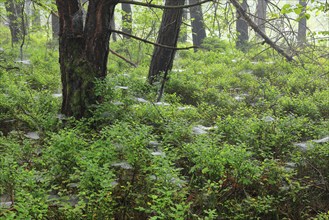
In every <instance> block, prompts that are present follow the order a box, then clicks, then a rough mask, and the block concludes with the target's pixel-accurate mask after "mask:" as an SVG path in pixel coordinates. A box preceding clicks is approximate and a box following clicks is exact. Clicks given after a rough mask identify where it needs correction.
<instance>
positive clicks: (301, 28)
mask: <svg viewBox="0 0 329 220" xmlns="http://www.w3.org/2000/svg"><path fill="white" fill-rule="evenodd" d="M299 4H300V5H301V6H303V12H302V13H301V15H300V16H301V19H300V20H299V22H298V33H297V42H298V45H300V46H301V45H303V44H305V43H306V29H307V24H306V17H305V10H306V6H307V2H306V0H299Z"/></svg>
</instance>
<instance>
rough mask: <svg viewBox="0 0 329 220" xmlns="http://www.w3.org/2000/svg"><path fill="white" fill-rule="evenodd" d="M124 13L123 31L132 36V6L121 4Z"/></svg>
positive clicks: (125, 36)
mask: <svg viewBox="0 0 329 220" xmlns="http://www.w3.org/2000/svg"><path fill="white" fill-rule="evenodd" d="M121 8H122V11H123V14H122V31H123V32H125V33H127V34H132V29H133V28H132V11H131V5H130V4H124V3H123V4H121ZM123 37H124V38H130V37H129V36H127V35H123Z"/></svg>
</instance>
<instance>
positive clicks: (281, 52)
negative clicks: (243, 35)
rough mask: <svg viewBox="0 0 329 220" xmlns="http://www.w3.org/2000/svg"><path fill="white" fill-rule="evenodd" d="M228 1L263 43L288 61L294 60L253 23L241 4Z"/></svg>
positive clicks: (231, 0)
mask: <svg viewBox="0 0 329 220" xmlns="http://www.w3.org/2000/svg"><path fill="white" fill-rule="evenodd" d="M230 2H231V3H232V4H233V5H234V7H235V8H236V10H237V11H238V12H239V14H240V15H241V16H242V17H243V18H244V20H245V21H246V22H247V23H248V24H249V26H250V27H251V28H252V29H253V30H254V31H255V32H256V33H257V34H259V36H261V37H262V38H263V39H264V41H265V43H267V44H268V45H270V46H271V47H272V48H273V49H274V50H276V51H277V52H278V53H279V54H281V55H282V56H284V57H285V58H286V59H287V60H288V61H294V58H293V57H292V56H290V55H288V54H287V53H286V52H285V51H284V50H283V49H282V48H280V47H279V46H278V45H277V44H276V43H274V42H273V41H272V40H271V39H270V38H269V37H268V36H267V35H266V34H265V33H264V32H263V31H261V30H260V28H259V27H258V26H257V25H256V24H255V22H254V21H253V20H252V19H251V18H250V17H249V16H248V15H247V13H246V11H245V10H243V8H242V6H241V5H240V3H239V2H238V1H237V0H230Z"/></svg>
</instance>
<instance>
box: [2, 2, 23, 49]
mask: <svg viewBox="0 0 329 220" xmlns="http://www.w3.org/2000/svg"><path fill="white" fill-rule="evenodd" d="M5 7H6V11H7V17H8V20H9V29H10V33H11V41H12V44H14V43H17V42H18V41H19V40H20V39H21V38H22V36H23V33H22V25H23V24H22V5H21V4H19V3H17V2H16V1H15V0H9V1H7V2H6V3H5Z"/></svg>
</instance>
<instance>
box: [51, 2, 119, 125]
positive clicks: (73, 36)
mask: <svg viewBox="0 0 329 220" xmlns="http://www.w3.org/2000/svg"><path fill="white" fill-rule="evenodd" d="M117 3H118V0H89V4H88V11H87V18H86V22H85V27H84V26H83V13H82V8H81V4H80V1H79V0H70V1H68V0H56V4H57V8H58V14H59V19H60V22H59V24H60V32H59V53H60V59H59V61H60V66H61V78H62V86H63V103H62V113H63V114H65V115H66V116H74V117H75V118H82V117H88V116H89V115H90V109H91V107H92V106H93V105H94V104H97V102H99V101H101V97H97V96H96V93H95V80H96V79H100V80H102V79H104V78H105V76H106V70H107V69H106V65H107V58H108V53H109V39H110V35H111V31H110V30H111V29H110V21H111V19H113V13H114V8H115V5H116V4H117Z"/></svg>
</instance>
